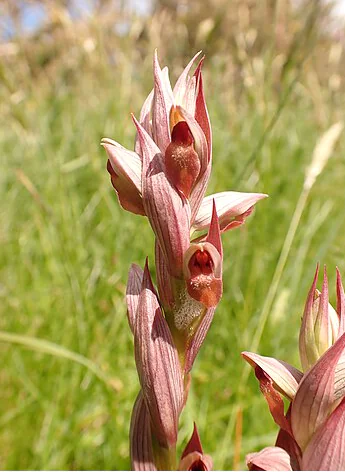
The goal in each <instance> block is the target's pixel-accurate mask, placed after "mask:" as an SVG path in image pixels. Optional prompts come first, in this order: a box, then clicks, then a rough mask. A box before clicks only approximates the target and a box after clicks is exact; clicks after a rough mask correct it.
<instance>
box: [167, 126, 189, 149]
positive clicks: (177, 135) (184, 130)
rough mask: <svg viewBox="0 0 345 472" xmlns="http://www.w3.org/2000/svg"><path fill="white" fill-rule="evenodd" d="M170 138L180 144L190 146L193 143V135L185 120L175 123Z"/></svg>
mask: <svg viewBox="0 0 345 472" xmlns="http://www.w3.org/2000/svg"><path fill="white" fill-rule="evenodd" d="M171 140H172V141H173V142H175V143H176V144H180V145H182V146H190V145H191V144H193V136H192V133H191V132H190V129H189V126H188V125H187V123H186V121H179V122H178V123H176V125H175V126H174V127H173V130H172V132H171Z"/></svg>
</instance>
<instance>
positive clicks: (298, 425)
mask: <svg viewBox="0 0 345 472" xmlns="http://www.w3.org/2000/svg"><path fill="white" fill-rule="evenodd" d="M344 350H345V334H343V335H342V336H341V337H340V338H339V339H338V340H337V342H336V343H335V344H334V345H333V346H332V347H331V348H329V349H328V350H327V351H326V352H325V354H323V356H322V357H321V358H320V359H319V360H318V362H317V363H316V364H315V365H314V366H313V367H312V368H311V369H310V370H309V371H308V372H307V373H306V374H305V375H304V377H303V378H302V380H301V382H300V384H299V386H298V389H297V393H296V395H295V398H294V401H293V402H292V409H291V426H292V431H293V436H294V438H295V439H296V441H297V443H298V445H299V446H300V448H301V449H302V451H304V450H305V448H306V446H307V444H308V442H309V441H310V439H311V437H312V435H313V434H314V433H315V431H316V430H317V429H318V428H319V427H320V426H321V424H322V423H323V422H324V421H325V419H326V418H327V417H328V415H329V412H330V411H331V410H332V409H333V408H334V406H335V404H334V402H335V395H334V380H335V370H336V367H337V364H338V361H339V359H340V357H341V355H342V354H343V353H344Z"/></svg>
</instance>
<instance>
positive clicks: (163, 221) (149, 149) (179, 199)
mask: <svg viewBox="0 0 345 472" xmlns="http://www.w3.org/2000/svg"><path fill="white" fill-rule="evenodd" d="M133 120H134V123H135V125H136V127H137V130H138V137H139V140H140V145H141V150H142V156H143V168H142V196H143V204H144V208H145V212H146V214H147V216H148V219H149V221H150V224H151V226H152V229H153V231H154V232H155V235H156V237H157V240H158V243H159V245H160V247H161V250H162V252H163V254H164V257H165V260H166V263H167V267H168V271H169V273H170V274H171V275H173V276H175V277H180V276H181V275H182V267H183V255H184V253H185V251H186V250H187V248H188V246H189V228H190V207H189V204H188V202H187V200H186V199H185V198H184V197H183V195H180V194H179V193H178V192H177V190H176V189H175V188H173V187H172V185H171V183H170V182H169V180H168V178H167V176H166V174H165V167H164V161H163V158H162V154H161V152H160V150H159V148H158V147H157V145H156V144H155V143H154V141H153V140H152V139H151V137H150V136H149V135H148V134H147V132H146V131H145V130H144V129H143V128H142V126H141V125H140V124H139V123H138V122H137V120H136V119H135V118H134V117H133Z"/></svg>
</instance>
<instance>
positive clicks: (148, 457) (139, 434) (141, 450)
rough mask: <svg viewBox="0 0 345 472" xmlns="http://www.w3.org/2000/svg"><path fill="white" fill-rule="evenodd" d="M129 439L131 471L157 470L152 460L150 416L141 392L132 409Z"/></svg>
mask: <svg viewBox="0 0 345 472" xmlns="http://www.w3.org/2000/svg"><path fill="white" fill-rule="evenodd" d="M129 437H130V456H131V470H143V471H146V470H157V469H156V466H155V464H154V459H153V451H152V437H151V426H150V415H149V413H148V411H147V408H146V405H145V402H144V397H143V394H142V392H141V391H140V392H139V394H138V396H137V399H136V401H135V404H134V407H133V412H132V418H131V427H130V433H129Z"/></svg>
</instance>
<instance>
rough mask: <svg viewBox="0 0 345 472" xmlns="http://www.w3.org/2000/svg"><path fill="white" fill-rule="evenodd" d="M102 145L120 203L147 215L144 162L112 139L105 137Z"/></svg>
mask: <svg viewBox="0 0 345 472" xmlns="http://www.w3.org/2000/svg"><path fill="white" fill-rule="evenodd" d="M101 145H102V146H103V147H104V149H105V150H106V153H107V155H108V162H107V170H108V172H109V174H110V177H111V183H112V185H113V187H114V189H115V190H116V193H117V196H118V199H119V202H120V205H121V206H122V208H124V209H125V210H127V211H130V212H132V213H135V214H137V215H145V210H144V207H143V203H142V197H141V173H142V162H141V159H140V156H138V154H137V153H135V152H133V151H129V150H128V149H126V148H124V147H123V146H121V145H120V144H118V143H117V142H116V141H113V140H112V139H108V138H103V139H102V141H101Z"/></svg>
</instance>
